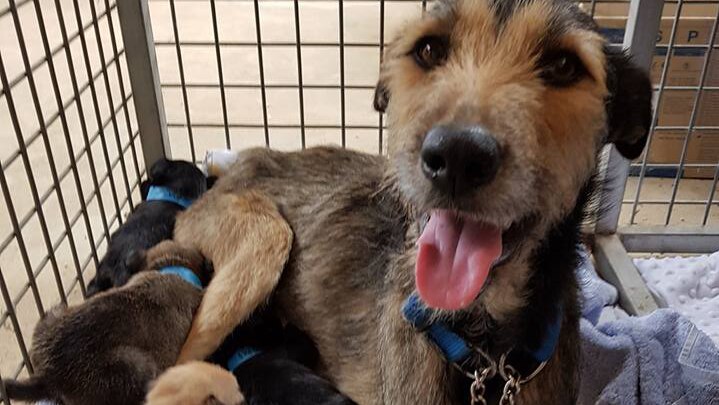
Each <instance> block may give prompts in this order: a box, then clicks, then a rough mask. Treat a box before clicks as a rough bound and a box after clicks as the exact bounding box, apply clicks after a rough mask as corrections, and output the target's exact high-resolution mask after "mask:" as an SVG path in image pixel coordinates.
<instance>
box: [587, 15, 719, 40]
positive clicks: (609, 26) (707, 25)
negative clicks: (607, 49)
mask: <svg viewBox="0 0 719 405" xmlns="http://www.w3.org/2000/svg"><path fill="white" fill-rule="evenodd" d="M594 20H595V21H596V22H597V24H598V25H599V27H600V30H601V32H602V34H604V36H606V37H607V38H608V39H609V42H611V43H615V44H621V43H622V42H623V41H624V32H625V29H626V26H627V17H597V18H595V19H594ZM673 24H674V18H673V17H662V21H661V23H660V25H659V33H658V35H657V45H665V46H666V45H667V44H668V43H669V38H670V37H671V32H672V26H673ZM713 25H714V18H713V17H712V18H708V17H682V18H681V19H680V20H679V23H678V25H677V32H676V39H675V41H674V43H675V44H677V45H708V44H709V36H710V35H711V31H712V26H713ZM717 37H719V33H717ZM717 43H719V42H717Z"/></svg>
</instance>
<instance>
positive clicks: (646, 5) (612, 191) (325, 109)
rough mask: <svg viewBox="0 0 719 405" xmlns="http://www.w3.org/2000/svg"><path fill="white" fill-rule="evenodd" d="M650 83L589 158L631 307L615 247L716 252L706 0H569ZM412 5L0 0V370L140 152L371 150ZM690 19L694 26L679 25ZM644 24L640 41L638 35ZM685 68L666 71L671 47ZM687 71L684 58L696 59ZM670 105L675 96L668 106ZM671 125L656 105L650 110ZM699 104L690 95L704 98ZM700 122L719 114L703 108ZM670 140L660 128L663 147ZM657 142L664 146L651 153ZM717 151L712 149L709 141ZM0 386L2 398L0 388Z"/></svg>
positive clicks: (599, 252) (100, 229)
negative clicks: (610, 139) (385, 73)
mask: <svg viewBox="0 0 719 405" xmlns="http://www.w3.org/2000/svg"><path fill="white" fill-rule="evenodd" d="M579 3H580V6H581V7H582V8H583V9H584V10H586V11H587V12H589V13H591V14H592V15H595V16H597V21H598V23H599V26H600V27H604V25H606V24H609V25H611V27H609V28H610V29H608V30H606V31H603V32H605V33H606V34H607V35H608V36H609V38H610V39H611V42H613V43H614V44H613V46H619V47H623V48H625V49H627V50H628V51H629V52H631V54H632V55H633V57H634V58H635V59H636V61H637V62H638V63H639V64H640V65H641V66H643V67H645V68H646V69H648V70H651V72H652V74H653V76H654V78H655V107H654V111H653V122H652V133H651V137H650V147H649V148H648V152H646V153H645V154H644V155H643V156H642V157H641V158H640V159H639V160H637V161H634V162H628V161H626V160H624V159H623V158H621V157H620V156H619V155H618V154H617V153H616V151H614V150H612V149H609V150H607V152H606V156H605V157H606V159H605V161H604V163H605V164H604V166H603V172H602V175H603V176H604V178H605V179H606V180H607V181H609V182H611V187H609V188H608V191H607V192H606V193H604V194H603V195H602V196H601V207H602V211H606V212H607V215H605V216H604V217H603V218H600V220H599V221H598V225H597V228H596V232H597V234H598V235H599V236H597V242H596V247H595V258H596V260H597V263H598V265H599V266H598V267H599V269H600V271H601V272H602V274H603V275H604V276H605V278H607V279H609V280H610V281H613V282H614V283H615V285H617V286H618V287H619V289H620V295H621V298H622V304H623V305H624V306H625V308H626V309H628V310H629V311H630V312H634V313H642V312H646V311H650V310H651V309H653V308H655V307H656V303H654V301H653V299H652V298H651V295H650V294H649V292H648V291H647V290H646V287H645V286H644V285H643V282H642V281H641V278H640V277H639V275H638V273H637V272H636V269H635V268H634V267H633V264H632V262H631V260H630V258H629V256H628V253H627V252H659V253H665V252H682V253H705V252H708V251H711V250H715V249H716V248H717V247H719V208H717V206H719V197H717V193H716V189H717V185H718V183H719V159H717V157H716V154H715V155H711V156H709V157H708V158H707V157H705V156H704V155H701V156H699V157H697V156H695V155H696V148H697V147H696V145H697V142H704V143H706V144H710V142H711V141H712V139H713V140H715V142H718V143H717V144H719V121H716V120H713V119H712V116H711V113H710V112H711V110H710V109H709V107H710V106H712V105H719V74H718V73H717V72H718V71H719V52H717V51H716V49H717V48H719V43H717V41H716V36H717V33H718V32H719V29H718V26H717V20H718V18H717V17H719V1H717V0H712V1H688V0H676V1H662V0H631V1H621V0H612V1H602V0H587V1H580V2H579ZM431 6H432V1H427V0H313V1H308V0H302V1H300V0H263V1H259V0H122V1H117V0H91V1H88V0H52V1H50V0H47V1H44V0H5V1H0V32H2V33H3V34H5V35H6V36H7V38H9V39H8V40H7V41H3V42H0V84H1V88H0V123H2V124H4V125H5V128H6V129H7V130H6V131H4V132H2V133H0V142H1V143H2V145H3V147H2V148H0V169H1V170H0V194H2V198H0V296H1V297H2V301H1V302H2V306H0V326H2V327H1V328H0V342H2V344H0V376H2V377H10V378H12V377H17V376H21V375H26V374H29V373H31V372H32V365H31V364H30V361H29V356H28V347H29V344H30V337H31V334H32V328H33V326H34V324H35V322H36V321H37V319H39V317H41V316H42V315H43V314H44V313H45V311H47V310H48V309H50V308H51V307H52V306H54V305H56V304H58V303H69V304H73V303H77V302H79V301H81V300H82V299H83V298H84V295H85V286H86V281H87V280H88V277H90V276H92V274H93V272H94V269H95V268H96V266H97V265H98V263H99V261H100V260H101V258H102V255H103V253H104V251H105V249H106V247H107V243H108V242H109V237H110V235H111V233H112V232H113V231H114V230H115V229H117V227H118V226H120V225H121V224H122V222H123V220H124V218H125V217H126V216H127V215H128V213H129V212H131V210H132V209H133V208H134V207H135V206H136V205H137V204H138V203H139V201H140V196H139V184H140V181H141V179H142V177H143V176H144V175H145V167H146V164H151V163H152V162H154V161H156V160H157V159H159V158H161V157H165V156H168V157H173V158H180V159H186V160H190V161H193V162H198V163H199V161H200V160H201V159H202V156H203V154H204V153H205V151H206V150H208V149H213V148H233V149H241V148H245V147H249V146H267V147H271V148H278V149H302V148H306V147H311V146H314V145H318V144H327V143H332V144H336V145H339V146H342V147H347V148H353V149H357V150H361V151H365V152H369V153H385V152H386V136H387V134H386V131H385V129H386V128H385V126H386V120H385V117H384V116H383V115H381V114H378V113H376V112H375V111H373V110H372V107H371V105H372V102H371V101H372V93H373V91H374V85H375V83H376V80H377V74H378V70H379V69H378V67H379V64H380V63H381V61H382V54H383V52H384V48H385V45H386V44H387V41H388V40H390V39H391V37H390V35H389V34H390V33H391V32H393V31H394V30H395V29H396V28H397V27H398V26H400V25H401V24H402V23H403V21H404V20H406V19H407V18H408V17H409V16H419V15H422V14H423V13H425V12H426V10H427V9H428V8H430V7H431ZM697 21H700V22H701V24H703V25H702V27H703V28H702V29H703V31H702V33H701V34H699V33H698V31H697V32H693V31H692V30H691V27H689V26H688V24H689V23H696V22H697ZM657 38H659V40H657ZM690 57H694V58H698V59H692V61H695V60H701V63H699V64H698V65H699V67H698V68H697V71H696V75H695V76H696V77H695V79H694V80H680V79H679V78H678V77H677V76H678V73H677V72H678V70H680V67H681V66H683V64H686V63H687V61H688V60H689V59H688V58H690ZM695 65H696V64H695ZM682 103H683V104H682ZM679 104H681V105H680V106H679V107H681V108H683V109H684V110H683V111H686V114H685V115H686V119H684V120H678V119H667V118H666V117H667V116H668V109H669V108H675V107H676V108H678V107H677V106H678V105H679ZM708 106H709V107H708ZM717 116H719V113H717ZM667 139H669V140H670V141H667ZM667 142H674V143H672V144H671V145H673V146H672V148H671V149H676V150H675V152H676V153H675V156H673V159H669V160H667V159H659V158H657V151H658V148H659V146H660V145H661V144H664V145H666V144H667ZM717 149H719V146H718V147H717ZM0 398H2V400H3V403H5V404H9V403H10V402H9V400H8V399H7V397H6V396H5V392H4V388H3V387H2V384H0Z"/></svg>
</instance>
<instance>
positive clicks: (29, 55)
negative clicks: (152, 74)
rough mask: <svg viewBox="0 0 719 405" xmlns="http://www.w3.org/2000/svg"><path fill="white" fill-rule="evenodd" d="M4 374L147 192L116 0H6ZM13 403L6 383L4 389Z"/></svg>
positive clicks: (2, 59)
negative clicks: (141, 188)
mask: <svg viewBox="0 0 719 405" xmlns="http://www.w3.org/2000/svg"><path fill="white" fill-rule="evenodd" d="M0 31H2V38H3V39H2V42H0V82H1V83H0V84H1V85H2V89H1V90H0V125H2V128H3V131H2V132H1V133H0V143H1V144H2V147H0V164H1V170H0V195H1V196H2V198H1V199H0V295H2V303H3V305H2V307H1V308H0V310H1V311H0V326H2V327H1V328H0V375H2V377H6V378H12V377H17V376H19V375H21V374H26V373H27V372H31V371H32V367H31V365H30V363H29V359H28V355H27V348H28V345H29V338H30V336H31V333H32V328H33V326H34V324H35V322H36V321H37V319H39V317H41V316H42V315H43V314H44V312H45V311H47V310H48V309H50V308H51V307H52V306H54V305H56V304H58V303H76V302H79V301H80V300H81V299H82V298H83V296H84V294H85V284H86V280H87V279H88V277H90V276H91V275H92V273H93V272H94V269H95V266H96V265H97V263H98V260H99V259H100V258H101V255H102V253H103V250H104V248H105V246H106V244H107V241H108V240H109V234H110V233H111V232H112V231H113V230H114V229H116V228H117V227H118V226H119V225H120V224H121V223H122V221H123V218H124V217H125V216H126V215H127V213H128V212H129V211H130V210H132V208H133V207H134V204H135V203H136V202H137V201H138V199H139V190H138V186H139V179H140V177H141V174H142V173H143V172H144V162H143V161H142V156H141V153H139V148H140V146H139V134H138V132H137V123H136V122H135V114H134V107H133V98H132V92H131V89H130V86H129V81H128V77H127V73H128V72H127V69H126V67H125V55H124V49H123V45H122V38H121V36H120V32H119V23H118V15H117V7H116V4H115V3H114V2H110V1H108V0H103V1H90V2H87V1H79V0H73V1H70V0H53V1H50V0H48V1H39V0H38V1H30V0H24V1H23V0H6V1H3V2H0ZM0 393H2V397H3V399H4V400H5V402H6V403H9V401H7V398H5V396H4V390H0Z"/></svg>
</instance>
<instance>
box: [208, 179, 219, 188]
mask: <svg viewBox="0 0 719 405" xmlns="http://www.w3.org/2000/svg"><path fill="white" fill-rule="evenodd" d="M216 182H217V176H210V177H208V178H207V189H208V190H209V189H211V188H212V187H213V186H214V185H215V183H216Z"/></svg>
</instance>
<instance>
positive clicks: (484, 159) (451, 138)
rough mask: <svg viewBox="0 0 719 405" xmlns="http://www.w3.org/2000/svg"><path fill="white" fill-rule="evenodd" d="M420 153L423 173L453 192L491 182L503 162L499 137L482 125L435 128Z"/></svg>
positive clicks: (440, 187) (434, 182)
mask: <svg viewBox="0 0 719 405" xmlns="http://www.w3.org/2000/svg"><path fill="white" fill-rule="evenodd" d="M421 155H422V156H421V157H422V171H423V172H424V175H425V176H427V178H428V179H430V180H431V181H432V183H433V184H434V186H435V187H437V188H439V189H441V190H442V191H445V192H451V193H452V194H454V195H460V194H462V193H465V192H467V191H469V190H471V189H472V188H474V187H478V186H481V185H483V184H486V183H489V182H490V181H492V179H493V178H494V176H495V175H496V174H497V170H498V169H499V164H500V161H501V154H500V150H499V144H498V143H497V140H496V139H494V137H493V136H492V135H490V134H489V132H487V130H485V129H484V128H482V127H479V126H467V127H453V126H438V127H434V128H432V129H431V130H430V131H429V133H428V134H427V136H426V137H425V138H424V143H423V144H422V154H421Z"/></svg>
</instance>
